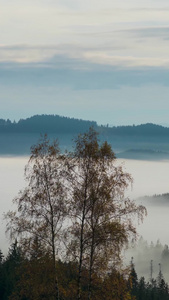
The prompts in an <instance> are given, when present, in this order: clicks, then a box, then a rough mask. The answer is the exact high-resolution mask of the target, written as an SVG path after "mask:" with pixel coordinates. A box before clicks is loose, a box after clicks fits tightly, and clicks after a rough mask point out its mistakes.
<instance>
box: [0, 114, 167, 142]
mask: <svg viewBox="0 0 169 300" xmlns="http://www.w3.org/2000/svg"><path fill="white" fill-rule="evenodd" d="M91 126H93V127H95V128H96V129H97V131H98V132H99V133H101V134H104V135H105V134H106V135H108V136H112V135H113V136H119V137H120V136H151V137H153V136H167V137H169V128H168V127H163V126H161V125H156V124H152V123H147V124H141V125H133V126H129V125H128V126H113V127H109V126H108V125H107V126H103V125H101V126H99V125H97V123H96V122H95V121H87V120H81V119H75V118H68V117H63V116H59V115H35V116H32V117H30V118H26V119H20V120H19V121H18V122H15V121H14V122H11V121H10V120H9V119H8V120H4V119H0V133H8V132H9V133H13V132H15V133H44V132H45V133H59V134H63V133H67V134H69V133H79V132H84V131H86V130H87V129H88V128H89V127H91Z"/></svg>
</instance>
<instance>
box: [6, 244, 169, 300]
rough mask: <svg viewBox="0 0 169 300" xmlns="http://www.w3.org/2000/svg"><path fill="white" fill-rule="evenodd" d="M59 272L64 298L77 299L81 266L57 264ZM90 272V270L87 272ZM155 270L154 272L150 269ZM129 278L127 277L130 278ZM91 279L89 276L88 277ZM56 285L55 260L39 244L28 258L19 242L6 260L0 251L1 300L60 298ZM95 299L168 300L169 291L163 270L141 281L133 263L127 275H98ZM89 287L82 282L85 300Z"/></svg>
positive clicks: (62, 297)
mask: <svg viewBox="0 0 169 300" xmlns="http://www.w3.org/2000/svg"><path fill="white" fill-rule="evenodd" d="M56 268H57V272H58V273H59V289H60V295H59V298H60V299H63V300H64V299H65V300H74V299H76V291H77V290H76V289H77V287H76V281H77V276H78V265H77V263H76V262H73V261H64V262H63V261H61V260H57V261H56ZM85 271H86V273H87V270H85ZM150 271H151V270H150ZM126 275H127V276H126ZM86 277H87V276H86ZM51 282H52V261H51V257H50V256H49V255H48V254H44V253H43V251H42V249H41V248H39V244H38V243H37V241H35V242H34V247H33V248H32V251H31V255H29V257H27V256H26V255H25V254H24V253H23V250H22V249H21V247H20V246H19V245H18V243H17V241H15V242H14V243H13V244H12V245H11V247H10V248H9V251H8V254H7V256H6V258H4V256H3V254H2V252H1V251H0V299H1V300H8V299H9V300H19V299H21V300H41V299H56V298H54V297H53V295H54V293H55V291H54V287H53V286H52V284H51ZM93 289H94V290H93V297H92V299H95V300H96V299H98V300H102V299H103V300H121V299H124V300H152V299H153V300H168V299H169V288H168V284H167V283H166V281H165V279H164V276H163V273H162V271H161V269H160V268H159V274H158V276H157V278H155V279H154V278H153V277H151V278H149V280H148V281H146V280H145V278H144V277H141V278H140V279H138V275H137V273H136V271H135V266H134V263H133V260H131V264H130V267H129V269H128V270H125V271H124V270H123V273H122V272H120V271H118V270H117V269H116V268H112V269H111V272H109V273H107V274H106V276H104V277H102V278H101V277H100V276H98V275H97V273H95V274H94V285H93ZM87 290H88V285H87V281H86V280H85V278H84V279H83V281H82V291H83V296H82V299H88V298H87Z"/></svg>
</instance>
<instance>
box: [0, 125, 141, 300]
mask: <svg viewBox="0 0 169 300" xmlns="http://www.w3.org/2000/svg"><path fill="white" fill-rule="evenodd" d="M25 179H26V181H27V186H26V187H25V189H24V190H22V191H21V192H20V193H19V195H18V196H17V197H16V198H15V199H14V203H15V205H16V207H17V209H16V210H15V211H9V212H8V213H7V214H6V215H5V219H6V220H7V232H8V234H9V235H10V238H11V240H13V241H15V242H14V244H13V248H12V250H10V252H9V254H8V256H7V259H6V260H5V261H3V260H1V265H2V269H3V267H4V266H8V263H7V262H8V261H9V260H10V258H11V255H13V253H15V254H16V255H17V259H16V261H15V262H14V268H16V271H15V272H14V271H10V267H9V274H10V275H9V276H11V277H12V278H11V281H12V280H14V281H13V282H14V283H13V288H11V294H10V296H8V297H9V299H27V300H28V299H34V300H36V299H51V300H52V299H57V300H62V299H65V300H66V299H77V300H83V299H84V300H85V299H88V300H94V299H105V300H108V299H126V300H127V299H134V298H132V295H131V288H129V286H128V279H127V278H128V273H127V271H124V270H122V256H121V252H122V249H123V248H124V247H125V246H126V245H127V244H128V242H129V240H130V239H131V238H132V239H135V238H136V228H135V225H134V222H133V219H135V217H137V218H138V220H141V221H142V220H143V217H144V215H145V214H146V209H145V207H144V206H142V205H139V206H138V205H136V203H135V202H134V200H131V199H129V198H126V197H125V191H126V189H127V188H128V187H129V186H130V185H131V183H132V177H131V175H130V174H128V173H127V172H125V171H124V170H123V168H122V166H121V165H117V162H116V158H115V155H114V152H113V151H112V148H111V146H110V145H109V144H108V143H107V142H106V141H105V142H102V143H100V141H99V138H98V134H97V132H96V131H95V130H94V128H90V129H89V130H88V131H87V132H85V133H83V134H81V135H79V136H78V137H77V138H76V139H75V141H74V148H73V151H71V152H68V151H66V152H65V153H61V152H60V149H59V144H58V141H57V140H54V141H53V142H50V140H49V139H48V137H47V136H46V135H45V136H44V137H42V139H41V140H40V141H39V143H37V144H36V145H34V146H32V148H31V156H30V159H29V161H28V164H27V165H26V167H25ZM1 256H2V255H1ZM12 257H13V256H12ZM10 266H11V265H10ZM1 274H2V273H1ZM2 277H3V276H2ZM7 277H8V276H7ZM13 277H14V279H13ZM9 281H10V280H9ZM2 282H3V280H2ZM2 285H3V283H2ZM2 290H3V288H2ZM8 290H10V286H9V288H5V292H4V293H6V291H8ZM7 293H8V292H7ZM2 299H3V298H2ZM4 299H6V298H4ZM7 299H8V298H7Z"/></svg>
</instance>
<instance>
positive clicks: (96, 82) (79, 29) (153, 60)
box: [0, 0, 169, 126]
mask: <svg viewBox="0 0 169 300" xmlns="http://www.w3.org/2000/svg"><path fill="white" fill-rule="evenodd" d="M0 27H1V34H0V90H1V94H0V104H1V111H0V118H5V119H7V118H9V119H11V120H14V119H15V120H19V119H20V118H26V117H29V116H31V115H34V114H59V115H63V116H69V117H76V118H82V119H89V120H95V121H97V122H98V123H99V124H107V123H108V124H110V125H127V124H140V123H146V122H153V123H157V124H163V125H167V126H169V121H168V113H167V110H168V109H169V101H168V94H169V72H168V69H169V54H168V53H169V3H168V1H164V0H162V1H159V0H153V1H137V0H134V1H112V0H111V1H110V0H105V1H98V0H97V1H96V0H90V1H89V0H86V1H81V0H74V1H73V0H61V1H53V0H48V1H43V0H33V1H32V0H30V1H23V0H22V1H21V0H15V1H12V0H5V1H3V0H0Z"/></svg>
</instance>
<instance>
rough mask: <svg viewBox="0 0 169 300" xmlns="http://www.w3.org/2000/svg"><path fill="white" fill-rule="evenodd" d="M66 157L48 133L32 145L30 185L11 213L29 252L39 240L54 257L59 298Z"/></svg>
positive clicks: (14, 232) (12, 226)
mask: <svg viewBox="0 0 169 300" xmlns="http://www.w3.org/2000/svg"><path fill="white" fill-rule="evenodd" d="M62 165H63V156H62V155H61V154H60V150H59V147H58V143H57V141H54V142H53V144H50V142H49V140H48V138H47V136H46V135H45V136H44V137H43V138H42V139H41V140H40V142H39V143H38V144H37V145H35V146H33V147H32V148H31V156H30V159H29V162H28V164H27V166H26V168H25V177H26V181H27V183H28V184H27V186H26V188H25V189H24V190H23V191H21V192H20V194H19V196H18V197H17V198H15V199H14V203H15V204H16V205H17V211H15V212H8V213H7V215H6V218H7V219H8V224H7V231H8V232H10V236H11V238H12V239H13V238H15V236H17V238H18V242H19V244H20V245H21V246H22V247H23V248H24V250H25V251H27V253H28V252H29V251H30V249H31V246H32V245H34V242H35V240H36V239H37V240H38V242H39V244H40V245H41V247H43V249H44V251H46V252H48V253H50V255H51V257H52V260H53V283H54V285H55V291H56V295H55V296H54V299H59V288H58V279H57V274H56V256H57V254H58V251H59V241H60V237H61V228H62V224H63V221H64V218H65V215H66V205H65V201H66V196H65V190H64V188H63V179H62V175H61V172H62Z"/></svg>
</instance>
